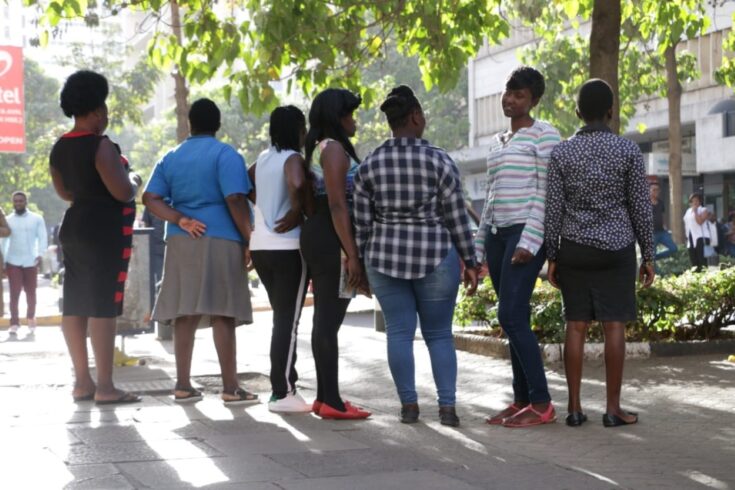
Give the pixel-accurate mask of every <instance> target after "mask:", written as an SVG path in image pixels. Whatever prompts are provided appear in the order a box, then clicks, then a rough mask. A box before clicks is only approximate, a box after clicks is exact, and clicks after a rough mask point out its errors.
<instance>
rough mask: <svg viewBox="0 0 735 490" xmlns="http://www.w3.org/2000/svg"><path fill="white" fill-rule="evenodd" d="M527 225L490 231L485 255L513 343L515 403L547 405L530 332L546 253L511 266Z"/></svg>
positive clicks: (500, 318)
mask: <svg viewBox="0 0 735 490" xmlns="http://www.w3.org/2000/svg"><path fill="white" fill-rule="evenodd" d="M523 226H524V225H513V226H508V227H503V228H498V229H497V233H495V234H493V233H492V232H491V230H490V229H488V232H487V237H486V238H485V255H486V257H487V267H488V269H489V271H490V279H492V282H493V288H495V292H496V293H497V294H498V321H499V322H500V326H501V327H502V328H503V331H504V332H505V334H506V335H507V337H508V342H509V343H510V361H511V364H512V366H513V394H514V400H515V401H516V402H522V403H528V402H531V403H545V402H548V401H549V400H551V396H550V395H549V388H548V385H547V383H546V373H544V363H543V361H542V359H541V350H540V349H539V346H538V340H537V339H536V336H535V335H534V333H533V332H532V331H531V293H533V288H534V286H535V284H536V278H537V277H538V273H539V271H540V270H541V267H542V266H543V265H544V261H545V260H546V249H545V248H544V247H541V250H539V251H538V253H537V254H536V255H535V256H534V258H533V259H532V260H531V261H530V262H528V263H525V264H517V265H511V263H510V259H511V257H513V252H515V249H516V246H517V245H518V241H519V240H520V238H521V233H522V232H523Z"/></svg>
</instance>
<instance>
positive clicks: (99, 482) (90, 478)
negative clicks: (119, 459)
mask: <svg viewBox="0 0 735 490" xmlns="http://www.w3.org/2000/svg"><path fill="white" fill-rule="evenodd" d="M69 472H70V473H71V474H72V475H73V477H74V480H73V481H72V482H70V483H68V484H67V485H66V486H64V489H68V490H98V489H105V490H108V489H109V490H117V489H133V488H135V487H134V486H133V484H132V483H131V482H130V481H129V480H128V479H127V478H125V476H124V475H123V474H122V473H120V470H118V469H117V468H116V467H115V465H112V464H90V465H76V466H69Z"/></svg>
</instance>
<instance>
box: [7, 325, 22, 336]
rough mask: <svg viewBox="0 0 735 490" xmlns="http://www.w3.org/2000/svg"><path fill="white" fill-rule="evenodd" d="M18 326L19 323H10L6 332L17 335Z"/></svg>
mask: <svg viewBox="0 0 735 490" xmlns="http://www.w3.org/2000/svg"><path fill="white" fill-rule="evenodd" d="M19 328H20V325H10V328H8V334H9V335H12V336H13V337H15V336H17V335H18V329H19Z"/></svg>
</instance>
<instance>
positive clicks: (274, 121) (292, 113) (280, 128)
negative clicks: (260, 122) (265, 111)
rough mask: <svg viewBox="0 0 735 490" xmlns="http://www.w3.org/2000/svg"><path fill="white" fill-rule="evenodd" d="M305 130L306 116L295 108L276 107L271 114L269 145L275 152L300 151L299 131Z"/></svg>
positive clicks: (288, 106)
mask: <svg viewBox="0 0 735 490" xmlns="http://www.w3.org/2000/svg"><path fill="white" fill-rule="evenodd" d="M305 128H306V116H304V113H303V112H301V109H299V108H298V107H296V106H293V105H287V106H281V107H276V108H275V109H273V112H271V119H270V129H269V132H270V135H271V145H273V146H275V147H276V150H278V151H283V150H293V151H301V138H300V136H301V134H300V133H301V130H303V129H305Z"/></svg>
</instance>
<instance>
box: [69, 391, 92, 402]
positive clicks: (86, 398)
mask: <svg viewBox="0 0 735 490" xmlns="http://www.w3.org/2000/svg"><path fill="white" fill-rule="evenodd" d="M72 398H73V399H74V403H79V402H91V401H92V400H94V391H93V392H92V393H87V394H86V395H80V396H73V395H72Z"/></svg>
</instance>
